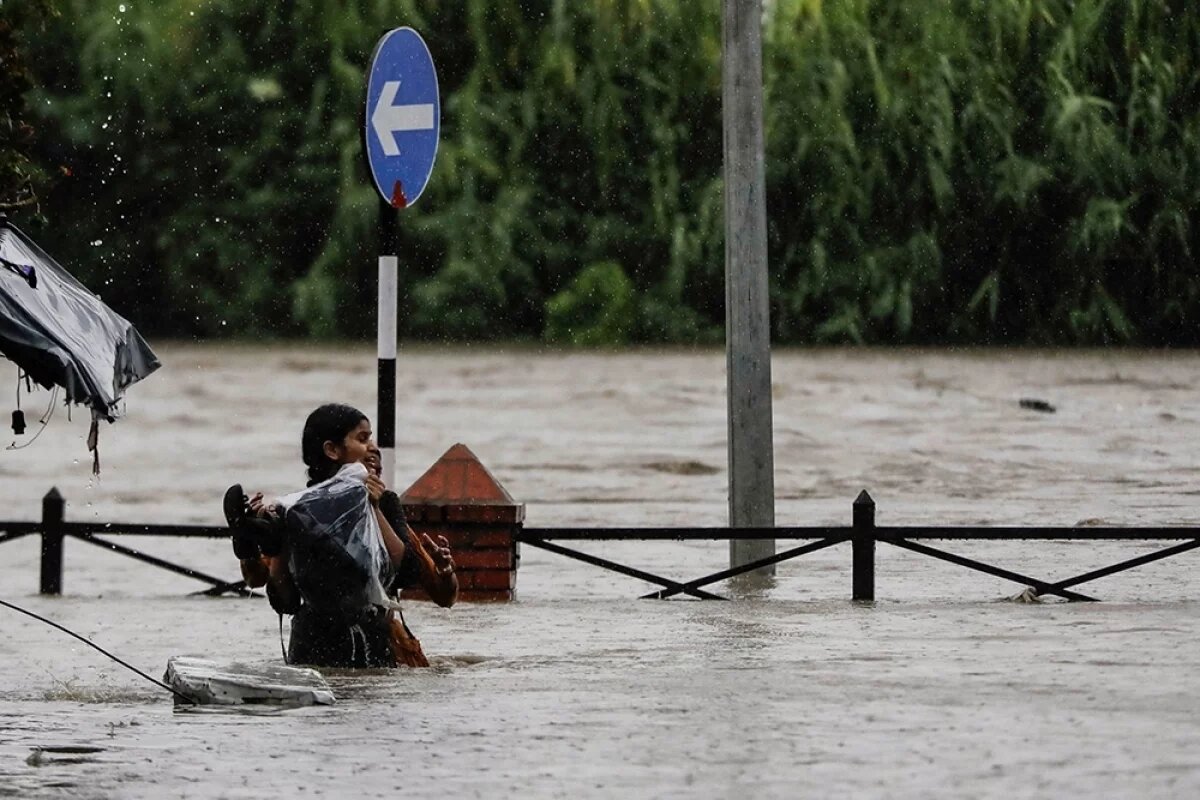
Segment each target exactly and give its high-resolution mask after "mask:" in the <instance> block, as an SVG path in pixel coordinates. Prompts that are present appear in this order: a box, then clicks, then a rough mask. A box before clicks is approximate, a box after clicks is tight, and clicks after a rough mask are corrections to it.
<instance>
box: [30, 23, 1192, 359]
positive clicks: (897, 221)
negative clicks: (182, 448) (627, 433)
mask: <svg viewBox="0 0 1200 800" xmlns="http://www.w3.org/2000/svg"><path fill="white" fill-rule="evenodd" d="M55 3H56V5H57V6H58V8H59V10H60V12H61V13H60V15H59V16H58V17H57V18H56V19H53V20H51V21H50V22H49V24H48V26H47V28H46V30H45V31H44V32H38V33H37V34H36V35H33V37H32V39H29V38H28V37H27V41H26V42H25V46H26V47H27V48H28V54H27V60H28V62H29V63H30V64H32V65H33V66H34V68H35V71H36V73H37V77H38V79H39V83H40V88H39V89H37V90H35V91H34V92H33V93H32V94H31V95H30V98H31V100H32V104H31V109H32V113H34V114H36V117H37V119H36V121H35V125H36V127H37V128H38V129H39V133H40V143H41V144H40V147H41V148H42V149H41V151H40V160H41V162H42V163H43V164H46V165H54V166H56V165H59V164H62V165H67V166H68V167H69V168H70V170H71V172H72V176H71V177H70V178H67V179H62V180H60V181H59V182H58V184H57V187H56V189H55V190H54V192H53V193H51V194H50V195H49V196H48V198H44V199H43V200H44V202H43V207H42V213H43V215H44V219H45V220H46V223H45V225H44V227H40V228H39V227H38V226H35V225H31V226H30V227H31V228H33V229H34V230H33V232H34V233H35V235H39V236H40V238H41V239H43V240H44V241H45V242H46V243H47V246H48V248H49V249H51V250H52V251H53V252H54V253H55V254H56V255H58V256H59V257H60V258H61V259H62V260H63V261H65V262H67V263H69V264H70V265H71V266H72V267H73V268H74V269H75V270H76V271H77V272H78V273H79V274H80V275H81V277H82V278H84V279H85V280H86V281H87V282H89V283H90V284H91V285H93V286H95V287H97V288H101V289H102V291H103V293H104V295H105V297H106V298H108V299H110V300H112V301H113V302H114V303H115V304H116V305H117V306H118V307H119V308H120V309H121V310H123V311H124V312H125V313H126V314H127V315H128V316H130V317H131V318H133V319H135V320H137V321H138V322H139V323H141V324H142V326H143V327H145V328H147V329H148V330H150V331H153V332H157V333H169V334H175V335H220V334H230V335H239V336H251V335H253V336H258V335H294V334H303V333H307V334H314V335H323V336H362V335H364V334H366V333H368V332H369V331H370V330H371V329H372V327H373V315H374V306H375V304H374V300H373V291H374V275H375V254H376V253H377V238H376V237H377V228H378V225H377V221H378V202H377V200H376V196H375V194H374V190H373V188H372V187H371V186H370V184H369V182H368V180H367V178H366V176H365V172H364V169H363V166H362V163H361V155H360V139H359V137H360V129H361V117H362V110H361V104H362V98H363V72H364V67H365V64H366V62H367V59H368V57H369V54H370V49H371V47H372V45H373V43H374V41H375V40H376V39H377V38H378V36H379V35H380V34H381V33H382V32H383V31H384V30H385V29H387V28H390V27H394V26H396V25H398V24H409V25H412V26H414V27H416V28H417V29H418V30H421V31H422V32H423V33H424V34H425V35H426V38H427V39H428V40H429V41H430V44H431V48H432V49H433V51H434V56H435V59H436V60H437V63H438V67H439V72H440V79H441V86H442V94H443V143H442V148H441V151H440V155H439V160H438V164H437V166H436V168H435V171H434V180H433V182H432V184H431V186H430V188H429V189H428V190H427V192H426V194H425V195H424V196H423V197H422V198H421V201H420V203H419V204H417V205H416V206H415V207H413V208H411V209H409V210H407V211H405V212H403V215H402V218H401V229H400V239H401V247H400V257H401V259H400V260H401V265H402V280H403V283H404V286H405V287H406V289H405V297H404V298H403V302H402V306H401V308H402V327H403V330H404V332H405V334H406V335H407V336H410V337H412V336H419V337H426V338H456V339H468V338H472V339H473V338H520V337H544V338H547V339H549V340H552V341H564V342H578V343H581V344H594V343H620V342H623V341H719V340H720V339H721V330H722V323H723V317H724V315H723V304H724V290H723V270H724V264H723V259H724V249H723V232H722V211H723V207H722V199H721V192H722V185H721V180H720V167H721V117H720V93H721V92H720V88H721V87H720V43H721V38H720V14H721V4H720V0H703V1H700V0H686V1H685V0H588V2H576V1H575V0H297V2H292V3H248V2H241V1H240V0H129V1H128V2H126V3H124V4H121V3H118V2H104V3H95V2H93V0H55ZM765 5H766V8H767V13H766V14H765V18H764V24H765V32H764V35H765V74H766V83H767V86H766V105H767V111H766V117H767V119H766V123H767V150H768V152H767V197H768V213H769V237H770V263H771V288H772V324H773V326H774V329H775V338H776V340H777V341H783V342H809V341H878V342H948V341H949V342H1112V341H1118V342H1141V343H1150V344H1167V343H1170V344H1194V343H1197V341H1198V340H1200V335H1198V334H1197V332H1196V329H1197V326H1196V325H1195V324H1190V323H1192V322H1193V321H1194V320H1196V319H1200V272H1198V270H1197V269H1196V266H1195V252H1196V248H1197V246H1198V245H1200V241H1198V239H1197V233H1196V228H1195V222H1194V221H1195V220H1196V219H1197V212H1198V211H1200V113H1198V112H1200V68H1198V65H1197V64H1196V60H1197V58H1198V57H1200V7H1196V6H1195V5H1194V4H1188V3H1179V2H1176V3H1173V4H1170V5H1168V4H1167V3H1166V2H1165V1H1164V0H930V2H922V3H906V2H897V0H771V1H770V2H767V3H766V4H765Z"/></svg>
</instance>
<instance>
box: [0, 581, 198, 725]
mask: <svg viewBox="0 0 1200 800" xmlns="http://www.w3.org/2000/svg"><path fill="white" fill-rule="evenodd" d="M0 606H6V607H8V608H11V609H12V610H13V611H19V612H21V613H22V614H25V615H26V616H29V617H33V618H34V619H36V620H37V621H38V622H44V623H46V624H47V625H49V626H51V627H53V628H58V629H59V630H60V631H62V632H63V633H66V634H69V635H71V636H74V637H75V638H76V639H78V640H79V641H81V642H83V643H84V644H86V645H87V646H88V647H94V648H95V649H97V650H99V651H100V652H101V653H103V654H104V655H106V656H108V657H109V658H111V659H112V660H113V661H115V662H117V663H118V664H120V665H121V666H122V667H125V668H126V669H129V670H133V671H134V672H136V673H137V674H138V675H141V676H142V677H143V678H145V679H146V680H148V681H150V682H151V683H153V684H156V685H158V686H161V687H162V688H164V689H166V690H167V691H168V692H170V693H171V694H173V695H175V696H176V697H179V698H181V699H183V700H186V701H187V702H189V703H191V704H192V705H199V703H197V702H196V701H195V700H194V699H192V698H191V697H188V696H187V695H186V694H184V693H183V692H180V691H178V690H177V689H172V688H171V687H170V686H168V685H167V684H165V683H163V682H162V681H160V680H158V679H157V678H151V677H150V676H149V675H147V674H146V673H144V672H142V671H141V670H140V669H138V668H137V667H135V666H133V665H132V664H128V663H126V662H124V661H122V660H121V659H119V658H117V657H116V656H114V655H113V654H112V653H110V652H108V651H107V650H105V649H104V648H103V647H101V646H100V645H98V644H95V643H94V642H92V641H89V640H88V639H85V638H83V637H82V636H80V635H79V634H78V633H75V632H74V631H70V630H67V629H66V628H64V627H63V626H62V625H59V624H58V623H57V622H54V621H53V620H48V619H46V618H45V617H42V616H38V615H37V614H35V613H33V612H32V611H26V610H25V609H23V608H21V607H20V606H16V605H13V604H12V603H9V602H8V601H6V600H0Z"/></svg>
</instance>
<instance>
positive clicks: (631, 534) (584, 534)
mask: <svg viewBox="0 0 1200 800" xmlns="http://www.w3.org/2000/svg"><path fill="white" fill-rule="evenodd" d="M849 532H850V529H849V528H847V527H827V526H816V527H785V528H523V529H521V530H520V531H518V532H517V534H516V537H517V540H518V541H525V540H526V538H529V539H538V540H540V541H550V540H553V541H561V542H607V541H631V542H633V541H643V542H649V541H678V542H687V541H704V542H709V541H723V540H727V539H736V540H741V539H825V538H827V537H830V536H836V535H838V534H841V533H849ZM1198 535H1200V534H1198Z"/></svg>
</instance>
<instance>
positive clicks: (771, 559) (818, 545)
mask: <svg viewBox="0 0 1200 800" xmlns="http://www.w3.org/2000/svg"><path fill="white" fill-rule="evenodd" d="M849 540H850V534H845V535H842V536H830V537H828V538H826V539H822V540H821V541H819V542H813V543H812V544H806V545H801V546H800V547H793V548H792V549H791V550H784V551H783V552H782V553H776V554H775V555H773V556H767V557H766V558H760V559H759V560H757V561H751V562H750V563H749V564H742V565H740V566H737V567H730V568H729V569H725V570H721V571H720V572H714V573H713V574H712V575H706V576H704V577H703V578H697V579H696V580H694V581H688V582H687V583H684V584H681V585H680V587H679V588H671V589H660V590H659V591H657V592H651V593H650V594H644V595H642V596H641V597H640V598H638V599H639V600H665V599H667V598H668V597H674V596H675V595H677V594H679V593H680V592H683V591H686V590H687V589H698V588H700V587H701V586H707V585H709V584H710V583H716V582H717V581H723V580H725V579H726V578H732V577H734V576H737V575H741V574H742V573H745V572H752V571H753V570H756V569H759V568H761V567H769V566H771V565H772V564H778V563H779V562H781V561H787V560H788V559H791V558H798V557H799V556H802V555H806V554H808V553H815V552H816V551H818V550H824V549H825V548H826V547H832V546H833V545H835V544H841V543H842V542H845V541H849Z"/></svg>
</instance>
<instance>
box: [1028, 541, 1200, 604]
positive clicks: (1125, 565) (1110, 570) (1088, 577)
mask: <svg viewBox="0 0 1200 800" xmlns="http://www.w3.org/2000/svg"><path fill="white" fill-rule="evenodd" d="M1197 547H1200V539H1197V540H1195V541H1191V542H1187V543H1186V544H1177V545H1174V546H1173V547H1167V548H1165V549H1163V550H1159V551H1157V552H1154V553H1147V554H1146V555H1144V556H1138V557H1137V558H1131V559H1129V560H1128V561H1121V562H1118V563H1116V564H1113V565H1111V566H1108V567H1103V568H1101V569H1097V570H1093V571H1091V572H1085V573H1083V574H1082V575H1077V576H1075V577H1074V578H1068V579H1067V580H1065V581H1058V582H1056V583H1052V584H1051V586H1052V587H1053V588H1055V589H1066V588H1068V587H1070V586H1078V585H1079V584H1081V583H1087V582H1088V581H1094V580H1096V579H1098V578H1104V577H1107V576H1109V575H1114V574H1116V573H1118V572H1124V571H1125V570H1127V569H1133V568H1134V567H1140V566H1143V565H1145V564H1151V563H1153V562H1155V561H1160V560H1162V559H1164V558H1170V557H1171V556H1177V555H1179V554H1180V553H1186V552H1187V551H1189V550H1195V549H1196V548H1197ZM1037 594H1042V591H1041V590H1038V591H1037Z"/></svg>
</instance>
